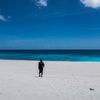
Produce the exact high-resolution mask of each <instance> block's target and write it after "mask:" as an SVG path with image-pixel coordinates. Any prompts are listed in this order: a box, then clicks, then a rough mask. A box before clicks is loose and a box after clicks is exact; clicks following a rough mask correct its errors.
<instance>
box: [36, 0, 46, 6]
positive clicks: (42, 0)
mask: <svg viewBox="0 0 100 100" xmlns="http://www.w3.org/2000/svg"><path fill="white" fill-rule="evenodd" d="M35 3H36V5H37V6H39V7H47V6H48V0H35Z"/></svg>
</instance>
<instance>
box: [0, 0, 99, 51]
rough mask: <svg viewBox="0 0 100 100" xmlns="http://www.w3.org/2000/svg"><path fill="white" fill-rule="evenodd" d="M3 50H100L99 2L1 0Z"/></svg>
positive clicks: (0, 20) (92, 0) (85, 0)
mask: <svg viewBox="0 0 100 100" xmlns="http://www.w3.org/2000/svg"><path fill="white" fill-rule="evenodd" d="M0 49H6V50H8V49H100V0H0Z"/></svg>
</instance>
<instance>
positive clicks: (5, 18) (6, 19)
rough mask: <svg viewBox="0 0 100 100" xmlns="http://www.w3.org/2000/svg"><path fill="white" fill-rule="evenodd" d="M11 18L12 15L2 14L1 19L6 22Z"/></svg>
mask: <svg viewBox="0 0 100 100" xmlns="http://www.w3.org/2000/svg"><path fill="white" fill-rule="evenodd" d="M9 19H10V16H7V17H5V16H4V15H0V21H3V22H6V21H8V20H9Z"/></svg>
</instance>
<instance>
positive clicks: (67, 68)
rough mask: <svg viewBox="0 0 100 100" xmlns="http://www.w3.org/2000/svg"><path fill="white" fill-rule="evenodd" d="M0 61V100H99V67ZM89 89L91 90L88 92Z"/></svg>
mask: <svg viewBox="0 0 100 100" xmlns="http://www.w3.org/2000/svg"><path fill="white" fill-rule="evenodd" d="M37 65H38V62H37V61H17V60H0V100H100V63H94V62H93V63H92V62H86V63H85V62H62V61H61V62H60V61H59V62H52V61H51V62H49V61H46V62H45V68H44V77H43V78H40V77H38V68H37ZM89 88H92V89H94V90H90V89H89Z"/></svg>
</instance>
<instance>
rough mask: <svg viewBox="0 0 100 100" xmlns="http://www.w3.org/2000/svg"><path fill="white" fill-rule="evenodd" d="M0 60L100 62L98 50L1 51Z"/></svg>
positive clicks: (99, 51)
mask: <svg viewBox="0 0 100 100" xmlns="http://www.w3.org/2000/svg"><path fill="white" fill-rule="evenodd" d="M0 59H6V60H39V59H43V60H46V61H91V62H100V50H1V51H0Z"/></svg>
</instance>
